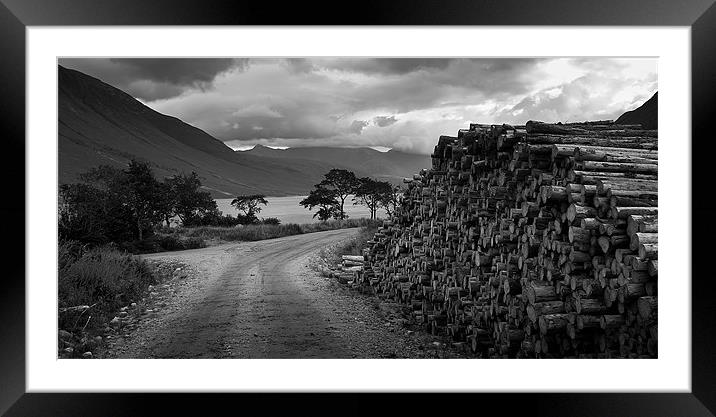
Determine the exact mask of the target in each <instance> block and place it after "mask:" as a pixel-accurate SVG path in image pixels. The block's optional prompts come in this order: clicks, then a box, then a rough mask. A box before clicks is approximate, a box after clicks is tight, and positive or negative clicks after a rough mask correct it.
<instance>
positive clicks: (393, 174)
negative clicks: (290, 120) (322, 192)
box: [237, 145, 431, 183]
mask: <svg viewBox="0 0 716 417" xmlns="http://www.w3.org/2000/svg"><path fill="white" fill-rule="evenodd" d="M237 153H242V154H249V155H257V156H264V157H270V158H282V159H291V160H295V159H301V160H308V161H315V162H320V161H333V164H334V165H336V166H337V167H340V168H344V169H348V170H351V171H354V172H355V173H356V174H358V175H362V176H371V177H374V178H382V179H383V180H390V181H392V182H396V183H397V182H399V181H402V179H403V178H405V177H412V174H414V173H417V172H419V171H420V170H421V169H423V168H430V166H431V161H430V156H429V155H416V154H411V153H406V152H400V151H396V150H392V149H391V150H389V151H387V152H380V151H376V150H375V149H371V148H338V147H303V148H288V149H273V148H269V147H267V146H262V145H256V146H255V147H254V148H253V149H250V150H246V151H237Z"/></svg>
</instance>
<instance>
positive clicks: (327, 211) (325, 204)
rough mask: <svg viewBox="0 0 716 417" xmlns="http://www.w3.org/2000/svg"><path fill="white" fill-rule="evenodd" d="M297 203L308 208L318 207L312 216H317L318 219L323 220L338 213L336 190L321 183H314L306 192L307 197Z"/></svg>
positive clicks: (336, 215)
mask: <svg viewBox="0 0 716 417" xmlns="http://www.w3.org/2000/svg"><path fill="white" fill-rule="evenodd" d="M299 204H300V205H302V206H304V207H306V208H308V209H309V210H313V208H314V207H319V209H318V211H316V213H314V214H313V217H314V218H315V217H316V216H318V220H320V221H323V222H325V221H326V220H328V219H330V218H332V217H338V216H339V215H340V212H339V206H338V204H339V203H338V195H337V192H336V191H335V190H332V189H328V188H326V187H323V186H321V185H316V186H315V188H314V189H313V190H311V192H310V193H309V194H308V197H306V198H304V199H303V200H301V202H300V203H299Z"/></svg>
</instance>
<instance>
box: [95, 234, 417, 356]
mask: <svg viewBox="0 0 716 417" xmlns="http://www.w3.org/2000/svg"><path fill="white" fill-rule="evenodd" d="M357 230H358V229H344V230H333V231H328V232H319V233H310V234H305V235H297V236H290V237H285V238H279V239H272V240H264V241H260V242H243V243H235V244H226V245H220V246H214V247H209V248H204V249H196V250H188V251H181V252H170V253H163V254H154V255H147V256H146V258H150V259H160V260H171V259H176V260H181V261H182V262H184V263H186V264H188V265H191V266H192V268H194V269H196V270H197V271H198V275H197V276H196V277H194V278H189V279H187V281H186V282H184V283H182V285H181V286H179V287H178V288H176V289H175V291H174V293H173V294H172V295H171V297H169V298H168V299H167V303H166V305H165V306H164V307H163V308H162V309H161V311H160V312H159V313H157V314H153V315H152V316H154V317H151V318H146V319H143V320H141V321H140V322H139V324H138V327H137V328H136V330H134V331H132V332H131V334H128V335H126V336H125V337H119V338H115V339H114V340H113V341H112V343H111V344H110V346H109V349H108V351H106V352H105V354H104V355H103V356H104V357H110V358H112V357H113V358H359V357H371V358H379V357H416V356H420V354H419V353H418V350H419V349H421V348H419V347H417V346H416V344H415V343H414V342H413V341H412V340H411V337H410V336H407V335H406V334H407V333H409V332H406V330H405V329H404V328H403V327H402V326H401V324H400V320H399V319H397V318H396V317H395V316H394V315H390V314H388V313H387V312H386V311H384V309H383V308H382V307H381V305H380V303H378V302H377V301H376V300H374V299H371V298H369V297H360V296H358V297H357V296H355V294H350V292H349V291H348V290H347V289H346V288H344V287H342V286H340V284H338V283H337V282H335V280H332V279H330V278H326V277H323V276H320V275H319V274H318V273H317V272H316V271H314V270H313V269H312V268H311V267H310V266H311V265H310V263H311V260H312V258H313V257H314V256H315V255H316V254H317V252H318V251H320V249H322V248H324V247H328V246H330V245H336V244H339V243H340V242H341V241H342V240H345V239H347V238H350V237H351V236H353V235H354V234H356V233H357Z"/></svg>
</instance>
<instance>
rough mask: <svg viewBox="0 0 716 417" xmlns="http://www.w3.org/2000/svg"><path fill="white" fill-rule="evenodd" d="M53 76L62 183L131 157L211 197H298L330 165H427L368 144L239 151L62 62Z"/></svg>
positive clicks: (397, 174)
mask: <svg viewBox="0 0 716 417" xmlns="http://www.w3.org/2000/svg"><path fill="white" fill-rule="evenodd" d="M58 73H59V80H58V81H59V94H58V100H59V102H58V108H59V109H58V112H59V120H58V131H59V138H58V142H59V143H58V153H59V155H58V156H59V181H60V183H61V184H62V183H69V182H74V181H77V180H78V174H80V173H82V172H85V171H87V170H89V169H90V168H93V167H96V166H98V165H101V164H107V165H113V166H116V167H125V166H126V164H127V162H128V161H129V160H130V159H131V158H133V157H135V158H138V159H143V160H147V161H149V162H151V164H152V166H153V169H154V171H155V173H156V174H157V176H158V177H160V178H162V177H165V176H171V175H174V174H177V173H181V172H184V173H190V172H191V171H195V172H196V173H197V174H199V176H200V177H201V180H202V183H203V184H204V186H205V187H206V188H207V190H209V191H211V193H212V195H213V196H214V197H216V198H227V197H231V196H235V195H237V194H246V193H262V194H265V195H269V196H284V195H304V194H307V193H308V191H309V190H310V189H311V188H312V187H313V185H314V184H316V183H318V182H320V180H321V179H322V178H323V174H324V173H326V172H328V170H330V169H331V168H345V169H350V170H352V171H354V172H355V173H356V175H359V176H371V177H374V178H382V179H390V180H392V181H394V182H397V181H398V180H400V179H402V178H403V177H411V176H412V174H413V173H415V172H418V171H419V170H420V169H422V168H427V167H429V166H430V157H429V156H428V155H413V154H408V153H404V152H398V151H389V152H379V151H376V150H373V149H370V148H328V147H326V148H322V147H314V148H290V149H287V150H284V151H281V150H274V149H271V148H266V147H263V146H257V147H256V148H254V149H252V150H250V151H244V152H237V151H234V150H233V149H231V148H229V147H228V146H226V145H225V144H224V143H223V142H221V141H220V140H218V139H216V138H214V137H213V136H211V135H209V134H208V133H206V132H204V131H203V130H201V129H198V128H196V127H194V126H191V125H189V124H187V123H184V122H183V121H181V120H179V119H177V118H175V117H171V116H167V115H164V114H161V113H158V112H156V111H154V110H152V109H150V108H149V107H147V106H145V105H144V104H142V103H140V102H139V101H137V100H136V99H134V98H133V97H131V96H130V95H129V94H126V93H125V92H123V91H121V90H119V89H117V88H114V87H112V86H110V85H108V84H106V83H104V82H102V81H100V80H98V79H96V78H93V77H90V76H88V75H86V74H83V73H81V72H79V71H75V70H71V69H67V68H64V67H62V66H59V68H58Z"/></svg>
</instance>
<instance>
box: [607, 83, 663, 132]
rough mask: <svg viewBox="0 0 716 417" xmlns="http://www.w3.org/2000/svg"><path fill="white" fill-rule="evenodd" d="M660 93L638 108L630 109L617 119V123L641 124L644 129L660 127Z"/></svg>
mask: <svg viewBox="0 0 716 417" xmlns="http://www.w3.org/2000/svg"><path fill="white" fill-rule="evenodd" d="M658 94H659V93H658V92H656V93H654V95H653V96H651V98H650V99H649V100H647V101H646V102H644V104H642V105H641V106H639V107H638V108H636V109H634V110H631V111H628V112H626V113H624V114H622V115H621V116H619V118H618V119H617V120H616V122H615V123H617V124H641V126H642V127H643V128H644V129H658V128H659V98H658V97H657V95H658Z"/></svg>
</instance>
